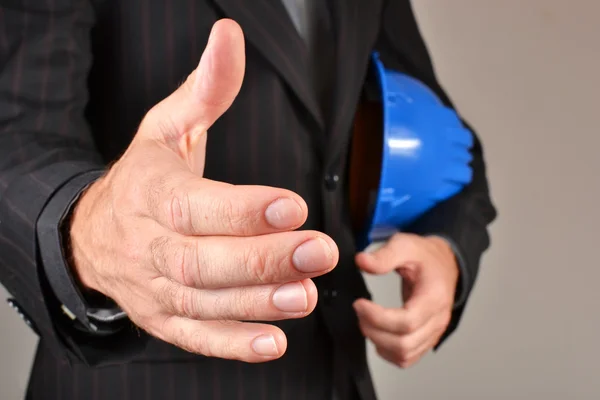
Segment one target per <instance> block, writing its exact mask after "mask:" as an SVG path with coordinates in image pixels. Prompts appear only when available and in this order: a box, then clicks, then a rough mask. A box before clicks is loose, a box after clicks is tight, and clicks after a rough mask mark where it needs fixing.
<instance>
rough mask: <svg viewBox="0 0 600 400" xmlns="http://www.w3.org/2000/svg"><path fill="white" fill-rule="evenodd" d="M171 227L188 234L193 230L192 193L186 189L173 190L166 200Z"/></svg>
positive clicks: (180, 232) (175, 230)
mask: <svg viewBox="0 0 600 400" xmlns="http://www.w3.org/2000/svg"><path fill="white" fill-rule="evenodd" d="M165 205H166V207H167V211H166V213H167V215H168V218H169V225H170V226H169V228H170V229H171V230H173V231H174V232H177V233H179V234H182V235H186V234H188V233H190V232H192V231H193V220H192V212H191V199H190V194H189V192H188V191H186V190H176V191H172V192H171V193H170V194H169V196H167V200H166V202H165Z"/></svg>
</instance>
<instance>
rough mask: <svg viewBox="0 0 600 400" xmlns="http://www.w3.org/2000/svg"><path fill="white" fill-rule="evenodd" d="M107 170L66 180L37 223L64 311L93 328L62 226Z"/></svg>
mask: <svg viewBox="0 0 600 400" xmlns="http://www.w3.org/2000/svg"><path fill="white" fill-rule="evenodd" d="M104 172H105V171H104V170H94V171H89V172H84V173H82V174H80V175H77V176H76V177H74V178H72V179H71V180H69V181H68V182H67V183H65V184H64V185H63V186H62V187H61V188H60V189H59V190H58V191H57V192H56V193H55V194H54V195H53V196H52V198H51V199H50V201H49V202H48V203H47V205H46V206H45V207H44V209H43V211H42V213H41V215H40V217H39V219H38V223H37V235H38V242H39V249H40V257H41V261H42V267H43V269H44V272H45V276H46V278H47V280H48V282H49V283H50V287H51V288H52V291H53V292H54V294H55V296H56V297H57V299H58V300H59V302H60V304H61V308H62V312H63V313H64V314H66V315H67V316H68V317H69V318H70V319H71V320H77V321H78V322H80V323H81V324H83V326H84V327H85V328H86V329H87V330H90V331H92V332H93V331H96V330H97V327H96V326H95V325H94V323H93V322H92V321H90V319H89V317H88V314H87V306H86V304H85V303H84V301H83V295H82V292H81V291H80V288H79V284H78V283H77V281H76V279H75V278H74V277H73V274H72V273H71V268H70V266H69V264H68V257H67V254H66V251H65V240H64V239H65V238H64V235H63V231H62V226H63V223H64V222H65V219H67V218H68V217H69V216H70V213H71V211H72V209H73V207H74V205H75V204H76V203H77V200H79V197H80V195H81V193H83V191H84V190H85V189H86V188H87V187H88V186H89V185H91V184H92V183H94V182H95V181H96V180H97V179H98V178H100V177H101V176H102V175H103V174H104Z"/></svg>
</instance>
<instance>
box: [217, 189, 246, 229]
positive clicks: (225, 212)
mask: <svg viewBox="0 0 600 400" xmlns="http://www.w3.org/2000/svg"><path fill="white" fill-rule="evenodd" d="M215 203H216V204H215V205H214V206H215V210H216V213H217V215H218V216H219V217H220V220H221V222H222V223H223V227H224V229H226V230H227V231H229V232H238V231H240V229H243V226H244V224H243V221H242V218H240V213H239V211H240V206H239V204H238V203H237V202H236V201H234V200H233V199H229V198H223V197H220V198H218V199H216V200H215Z"/></svg>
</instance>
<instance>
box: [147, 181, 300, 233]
mask: <svg viewBox="0 0 600 400" xmlns="http://www.w3.org/2000/svg"><path fill="white" fill-rule="evenodd" d="M186 175H187V174H186ZM148 185H149V187H151V188H152V189H151V190H148V191H147V193H148V196H149V198H148V200H147V203H148V207H147V208H148V209H147V212H148V214H149V215H150V216H151V217H152V218H153V219H155V220H156V221H157V222H159V223H160V224H161V225H163V226H164V227H166V228H167V229H169V230H171V231H173V232H176V233H179V234H181V235H185V236H257V235H264V234H268V233H276V232H281V231H287V230H294V229H297V228H299V227H300V226H302V224H303V223H304V222H305V221H306V218H307V216H308V207H307V205H306V202H305V201H304V200H303V199H302V197H300V196H299V195H297V194H296V193H294V192H291V191H289V190H286V189H280V188H273V187H268V186H253V185H248V186H236V185H231V184H227V183H223V182H217V181H211V180H208V179H204V178H199V177H197V176H196V175H194V174H192V173H190V174H189V176H188V177H187V178H186V179H173V178H171V179H168V180H167V179H163V178H162V177H158V178H157V179H153V182H149V184H148ZM161 185H162V187H161Z"/></svg>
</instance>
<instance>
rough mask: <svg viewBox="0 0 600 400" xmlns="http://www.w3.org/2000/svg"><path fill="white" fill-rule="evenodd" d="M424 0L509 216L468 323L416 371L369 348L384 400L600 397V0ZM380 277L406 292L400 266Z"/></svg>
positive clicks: (16, 371) (15, 354)
mask: <svg viewBox="0 0 600 400" xmlns="http://www.w3.org/2000/svg"><path fill="white" fill-rule="evenodd" d="M414 4H415V7H416V9H417V13H418V17H419V20H420V22H421V24H422V29H423V33H424V34H425V37H426V39H427V41H428V43H429V46H430V48H431V51H432V53H433V56H434V61H435V64H436V67H437V70H438V72H439V75H440V77H441V80H442V81H443V82H444V84H445V86H446V88H447V89H448V91H449V92H450V94H451V95H452V97H453V99H454V100H455V101H456V103H457V104H458V106H459V107H460V109H461V111H462V112H463V114H464V115H466V117H467V118H468V119H469V120H470V121H471V122H472V123H473V125H474V126H475V127H476V129H477V130H478V131H479V132H480V135H481V137H482V139H483V142H484V146H485V150H486V154H487V159H488V164H489V170H490V171H489V176H490V179H491V182H492V189H493V197H494V200H495V203H496V205H497V206H498V209H499V212H500V217H499V219H498V221H497V222H496V223H495V224H494V226H493V229H492V231H493V232H492V234H493V247H492V250H490V251H489V252H488V253H487V254H486V256H485V258H484V260H483V265H482V271H481V275H480V279H479V281H478V284H477V286H476V288H475V290H474V293H473V296H472V298H471V300H470V305H469V308H468V311H467V313H466V315H465V318H464V321H463V324H462V326H461V328H460V329H459V331H458V333H457V334H456V335H454V336H453V337H452V338H451V340H450V341H449V342H448V343H447V344H446V345H445V346H444V347H443V348H442V350H441V351H440V352H439V353H438V354H437V355H434V356H429V357H427V358H426V359H425V360H424V361H423V362H421V363H420V364H419V365H417V366H416V367H414V368H412V369H410V370H407V371H400V370H397V369H395V368H393V367H390V366H388V365H387V364H385V363H384V362H383V361H381V360H379V359H378V358H377V357H376V356H375V355H372V356H371V361H372V368H373V372H374V374H375V377H376V384H377V387H378V390H379V393H380V395H381V399H383V400H388V399H390V400H391V399H397V398H402V399H411V400H416V399H427V400H435V399H440V400H446V399H473V400H481V399H485V400H495V399H502V400H504V399H511V400H517V399H519V400H521V399H522V400H525V399H527V400H529V399H536V400H537V399H540V400H541V399H543V400H563V399H567V398H574V399H578V400H588V399H589V400H592V399H599V398H600V377H599V376H598V373H599V372H600V368H599V367H598V362H599V360H600V344H598V341H599V339H600V316H599V313H598V311H597V309H598V305H600V265H599V263H598V249H599V248H600V244H599V243H598V239H600V235H599V234H598V232H599V230H600V211H599V209H598V198H599V197H600V178H599V177H598V176H597V175H596V174H597V173H600V157H598V155H597V153H598V148H599V147H600V132H599V131H600V128H599V126H600V100H599V98H598V97H599V95H600V78H599V77H598V74H599V73H600V2H597V1H594V0H569V1H567V0H415V1H414ZM369 283H370V285H371V287H372V289H373V291H374V293H376V298H377V299H378V300H379V301H381V302H382V303H386V304H397V303H398V302H399V301H398V300H397V299H398V298H399V297H398V286H397V281H396V278H387V279H386V278H378V279H376V280H373V279H370V280H369ZM0 321H1V322H0V324H1V325H0V326H1V327H0V354H1V355H2V357H1V358H0V399H2V400H13V399H15V400H16V399H19V398H21V397H22V393H23V390H24V387H25V384H26V381H27V376H28V370H29V367H30V362H31V357H32V352H33V345H34V338H33V336H32V335H31V334H30V333H29V331H28V329H27V328H26V327H25V325H24V324H23V323H22V322H21V321H20V320H19V318H18V317H17V316H16V315H14V313H13V312H12V311H11V310H10V309H9V308H8V307H7V306H5V305H4V304H0ZM371 354H373V353H371Z"/></svg>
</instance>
